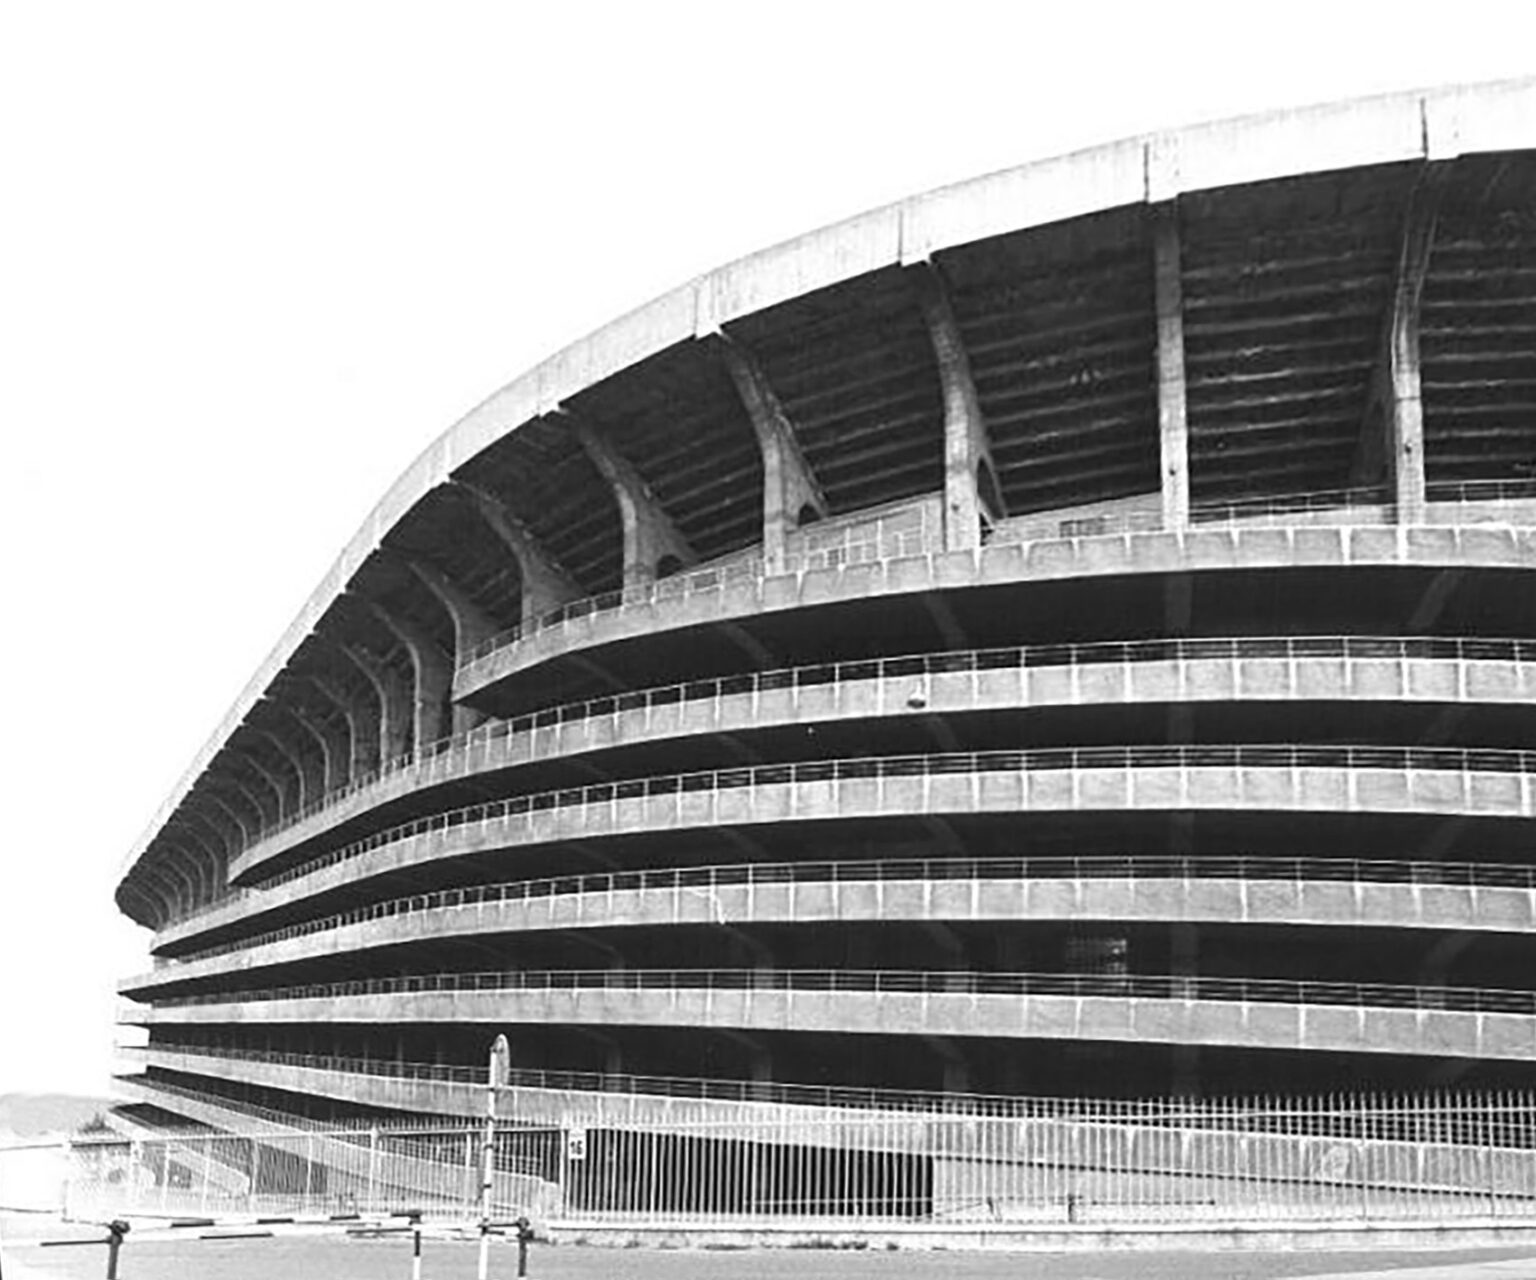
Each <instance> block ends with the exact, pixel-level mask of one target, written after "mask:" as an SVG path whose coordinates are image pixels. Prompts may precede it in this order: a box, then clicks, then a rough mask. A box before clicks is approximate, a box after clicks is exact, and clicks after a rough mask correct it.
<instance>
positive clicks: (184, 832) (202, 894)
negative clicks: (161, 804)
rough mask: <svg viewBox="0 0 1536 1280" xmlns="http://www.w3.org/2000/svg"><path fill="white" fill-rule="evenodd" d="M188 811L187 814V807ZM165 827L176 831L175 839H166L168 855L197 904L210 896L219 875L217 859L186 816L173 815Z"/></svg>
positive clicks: (194, 903)
mask: <svg viewBox="0 0 1536 1280" xmlns="http://www.w3.org/2000/svg"><path fill="white" fill-rule="evenodd" d="M188 813H189V815H190V810H189V811H188ZM166 830H167V831H174V832H175V834H176V839H175V840H167V841H166V842H165V847H166V849H167V850H168V851H169V852H170V855H171V865H172V866H174V867H176V868H177V869H178V870H179V871H180V872H181V873H182V874H183V875H184V876H185V878H186V881H187V891H188V893H190V894H191V903H192V905H193V906H200V905H202V904H203V903H205V902H207V901H208V900H209V899H210V898H212V897H213V884H214V882H215V881H217V879H218V876H217V874H216V873H215V871H214V866H215V864H216V859H215V857H214V855H213V852H212V850H211V849H210V848H209V846H208V844H207V841H206V840H205V838H204V836H203V835H202V834H201V833H199V832H198V831H197V830H196V829H195V828H194V827H193V826H192V824H191V822H190V821H189V820H188V818H185V817H184V818H180V819H174V818H173V819H172V820H171V821H170V822H168V823H166Z"/></svg>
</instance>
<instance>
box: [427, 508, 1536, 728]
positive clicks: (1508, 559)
mask: <svg viewBox="0 0 1536 1280" xmlns="http://www.w3.org/2000/svg"><path fill="white" fill-rule="evenodd" d="M1350 565H1358V566H1362V567H1365V566H1369V567H1372V568H1377V567H1383V566H1422V567H1432V568H1440V567H1444V568H1467V569H1471V568H1501V569H1504V568H1507V569H1536V529H1523V528H1511V527H1504V526H1488V525H1483V526H1475V527H1464V526H1447V527H1415V528H1405V527H1398V528H1391V527H1372V526H1367V527H1352V528H1351V527H1317V526H1312V525H1293V524H1291V523H1289V522H1287V521H1286V520H1285V518H1284V517H1273V518H1270V519H1269V520H1266V521H1263V522H1256V524H1255V525H1244V526H1242V527H1226V526H1222V527H1194V528H1190V529H1186V530H1182V531H1170V532H1128V533H1117V534H1100V535H1097V536H1083V537H1071V538H1060V539H1054V540H1050V541H1040V542H1031V543H1024V544H1017V543H1011V544H1006V545H1001V546H997V545H989V546H986V547H983V548H981V549H980V550H979V551H977V552H969V551H959V552H942V553H930V554H925V555H914V556H909V557H903V558H899V559H891V560H875V561H861V562H859V563H856V564H837V565H828V566H827V567H824V568H818V569H808V570H804V571H801V572H798V573H794V574H784V575H780V576H778V577H764V578H753V577H740V578H733V579H730V580H728V581H723V582H722V581H720V580H719V579H716V578H711V579H710V580H709V581H708V582H707V583H700V584H698V585H697V587H693V586H691V584H688V583H683V584H680V585H678V586H673V585H672V584H668V587H669V589H668V590H667V591H665V592H661V591H657V592H655V593H639V594H630V595H627V597H626V600H625V602H624V603H623V604H622V605H620V606H619V607H616V608H613V609H606V610H603V611H601V612H597V613H589V614H583V615H582V616H580V617H568V618H565V619H563V620H562V621H560V622H559V623H557V624H555V625H551V626H547V627H544V628H542V629H540V630H537V631H535V632H533V633H532V634H530V635H527V636H524V637H522V638H520V639H518V640H516V641H515V642H513V643H511V644H508V645H506V646H505V647H503V648H501V649H498V650H496V651H495V652H493V653H490V654H487V655H485V656H484V657H482V658H480V659H478V660H477V661H475V662H473V663H471V664H470V665H469V666H467V667H464V668H462V669H461V670H460V671H459V672H458V674H457V676H456V677H455V681H454V696H455V698H458V699H469V698H473V697H474V695H475V694H476V693H478V692H481V691H483V690H484V689H486V688H488V687H489V686H491V685H493V684H495V683H496V682H497V681H499V680H502V679H505V678H506V677H508V676H510V675H514V674H516V673H518V672H521V671H527V670H530V669H532V668H534V667H536V666H538V665H539V664H540V663H542V662H545V661H547V660H548V659H550V658H552V657H555V656H557V655H561V654H570V653H578V652H581V651H583V650H589V649H594V648H597V647H600V646H602V645H605V644H612V643H615V642H617V641H621V640H630V639H635V638H638V637H640V636H655V635H657V634H660V633H665V632H666V631H668V630H670V629H681V628H684V627H694V626H700V625H704V624H712V623H722V622H730V621H737V620H740V619H742V618H748V617H752V616H755V615H758V614H765V613H775V612H782V611H785V610H791V609H804V608H810V607H814V606H816V605H819V604H830V603H837V602H842V601H848V600H858V599H864V598H869V597H883V596H903V595H905V596H912V595H918V594H921V593H925V592H932V591H944V590H954V589H963V588H967V587H975V586H995V585H1003V584H1007V583H1027V582H1056V581H1062V580H1066V579H1074V578H1097V577H1109V576H1121V575H1131V574H1140V573H1154V574H1167V573H1203V572H1206V571H1210V570H1220V569H1233V568H1242V569H1267V568H1307V567H1329V568H1339V567H1343V566H1350Z"/></svg>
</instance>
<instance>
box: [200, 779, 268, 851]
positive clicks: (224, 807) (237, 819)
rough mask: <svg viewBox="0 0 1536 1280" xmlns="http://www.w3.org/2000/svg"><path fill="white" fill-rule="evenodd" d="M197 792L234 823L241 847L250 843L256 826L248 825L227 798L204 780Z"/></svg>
mask: <svg viewBox="0 0 1536 1280" xmlns="http://www.w3.org/2000/svg"><path fill="white" fill-rule="evenodd" d="M199 794H201V795H203V796H204V797H206V798H207V800H208V803H209V804H211V805H213V806H214V807H215V808H216V809H218V810H219V812H220V813H222V814H223V815H224V816H225V817H226V818H228V819H229V821H230V822H231V823H233V824H234V826H235V829H236V830H238V831H239V832H240V846H241V848H245V847H247V846H248V845H249V844H250V843H251V841H252V839H254V838H255V835H256V831H257V830H258V828H256V827H252V826H250V825H248V824H247V823H246V820H245V819H244V818H242V817H241V816H240V814H239V813H238V812H237V811H236V809H235V807H234V806H233V805H231V804H230V803H229V802H228V801H227V800H225V799H224V797H223V796H221V795H220V794H219V793H218V792H217V791H215V790H214V789H213V788H212V786H210V785H209V784H208V783H207V781H206V780H205V781H204V784H203V786H202V788H201V791H200V792H199Z"/></svg>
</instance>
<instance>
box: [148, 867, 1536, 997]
mask: <svg viewBox="0 0 1536 1280" xmlns="http://www.w3.org/2000/svg"><path fill="white" fill-rule="evenodd" d="M1039 879H1069V880H1086V879H1113V880H1138V879H1144V880H1212V879H1231V880H1251V881H1258V880H1267V881H1282V882H1285V883H1287V884H1293V885H1294V884H1301V883H1303V882H1310V881H1328V882H1331V883H1340V882H1345V883H1354V884H1409V885H1455V886H1461V887H1466V888H1490V889H1491V888H1503V889H1524V890H1533V889H1536V867H1533V866H1530V865H1528V864H1526V863H1475V862H1421V861H1408V860H1404V861H1395V860H1391V859H1368V858H1286V857H1278V856H1274V855H1264V854H1235V853H1224V854H1212V855H1206V856H1201V857H1185V856H1175V855H1167V854H1131V853H1127V854H1120V855H1118V856H1116V855H1089V856H1083V857H1072V856H1055V857H1053V856H1049V855H1047V856H1040V857H1015V858H1005V857H993V858H959V857H956V858H876V859H865V860H857V861H855V860H850V861H820V862H753V863H725V864H721V865H716V866H704V867H679V868H665V869H660V870H648V871H606V872H591V873H588V874H585V875H567V876H551V877H547V878H541V879H534V880H506V881H498V882H496V883H494V884H481V885H466V886H463V887H460V888H453V889H438V890H434V891H433V892H431V893H413V894H409V895H407V896H406V897H402V898H390V899H386V900H385V901H383V902H375V903H370V904H369V905H368V906H365V907H354V908H352V909H351V910H350V911H338V912H334V913H332V914H329V915H324V916H319V917H317V918H315V919H312V920H303V921H300V922H299V923H297V924H291V925H284V926H283V927H282V928H279V929H265V930H261V931H259V932H255V933H251V934H247V935H243V936H241V937H239V938H236V939H235V940H234V941H231V942H223V943H220V944H218V945H217V946H212V947H199V948H198V949H197V950H195V951H188V952H183V953H182V954H180V955H178V956H170V957H166V956H156V957H155V968H156V969H157V970H169V969H175V968H177V967H179V966H183V965H186V964H189V963H194V962H196V961H199V960H208V959H212V958H214V957H216V956H222V955H230V954H232V953H234V952H236V951H248V950H250V949H252V948H254V947H261V946H268V945H271V944H273V943H279V942H288V941H291V940H292V939H294V938H303V937H308V936H310V935H312V934H317V933H327V932H330V931H331V930H334V929H342V928H346V927H348V926H350V925H358V924H366V923H369V922H371V921H375V920H387V919H391V918H393V917H396V916H409V915H417V914H421V913H423V912H431V911H446V910H453V909H456V908H472V907H473V908H478V907H484V906H491V905H494V904H498V903H505V902H528V901H533V900H539V899H546V898H547V899H562V900H565V901H566V902H567V903H570V902H576V901H579V900H580V899H583V898H608V899H611V898H613V897H614V896H616V895H619V894H632V893H637V892H656V893H674V894H680V895H681V894H690V893H704V894H706V895H709V894H714V893H716V892H717V891H719V890H721V889H726V888H734V887H739V886H744V885H745V886H763V885H785V884H797V885H798V884H848V883H881V884H890V883H895V882H901V881H909V882H923V881H931V880H945V881H949V880H1039ZM551 909H552V910H553V909H554V908H553V907H552V908H551Z"/></svg>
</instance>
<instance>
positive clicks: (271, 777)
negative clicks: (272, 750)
mask: <svg viewBox="0 0 1536 1280" xmlns="http://www.w3.org/2000/svg"><path fill="white" fill-rule="evenodd" d="M230 754H231V755H233V756H234V757H236V758H237V759H238V760H239V761H240V762H241V763H242V764H244V765H245V767H246V768H247V769H249V770H250V771H251V772H252V773H253V774H254V775H255V776H256V777H258V778H260V779H261V781H262V783H263V784H264V786H265V787H266V789H267V791H268V792H270V793H271V795H272V797H273V799H274V801H275V803H274V805H273V808H272V811H271V816H270V817H269V818H267V822H266V825H267V826H268V827H275V826H277V825H278V824H279V823H281V822H282V821H283V819H284V817H286V816H287V813H288V789H287V787H285V786H284V785H283V782H282V780H281V779H280V778H279V777H278V776H277V775H276V774H275V773H273V772H272V770H270V769H269V768H267V766H266V765H265V764H264V763H263V762H262V761H261V760H260V759H259V758H258V757H257V756H256V754H255V753H254V752H252V751H249V750H245V751H237V750H234V749H233V748H231V749H230Z"/></svg>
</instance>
